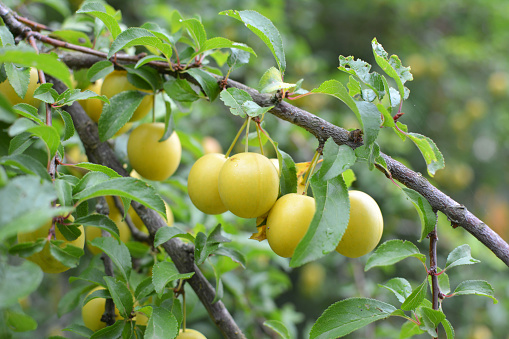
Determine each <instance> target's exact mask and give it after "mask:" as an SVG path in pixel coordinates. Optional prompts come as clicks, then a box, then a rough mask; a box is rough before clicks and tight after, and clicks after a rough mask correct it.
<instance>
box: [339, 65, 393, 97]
mask: <svg viewBox="0 0 509 339" xmlns="http://www.w3.org/2000/svg"><path fill="white" fill-rule="evenodd" d="M338 69H339V70H340V71H343V72H346V73H348V74H351V75H355V76H356V77H357V78H358V79H359V80H361V81H362V82H363V83H364V84H365V85H366V86H368V87H369V88H370V89H372V90H373V91H374V92H375V93H376V95H377V96H379V97H381V96H382V94H383V93H381V92H383V91H384V84H383V80H384V77H383V76H381V75H380V74H378V73H376V72H372V73H370V72H369V71H370V70H371V65H370V64H368V63H367V62H365V61H363V60H361V59H357V60H354V57H353V56H349V57H344V56H342V55H340V56H339V67H338ZM348 88H349V89H350V95H351V96H354V95H356V94H360V93H361V86H360V84H359V82H357V80H355V79H354V78H352V77H350V83H349V86H348Z"/></svg>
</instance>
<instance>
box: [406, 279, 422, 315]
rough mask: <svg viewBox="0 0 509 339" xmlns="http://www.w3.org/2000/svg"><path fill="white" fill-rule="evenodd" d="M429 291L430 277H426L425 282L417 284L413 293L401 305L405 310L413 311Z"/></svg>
mask: <svg viewBox="0 0 509 339" xmlns="http://www.w3.org/2000/svg"><path fill="white" fill-rule="evenodd" d="M427 292H428V279H424V281H423V283H422V284H420V285H419V286H417V287H416V288H415V289H414V290H413V291H412V293H411V294H410V295H409V296H408V297H407V298H406V299H405V301H404V302H403V304H402V305H401V309H402V310H404V311H412V310H415V309H416V308H417V307H419V306H420V305H421V303H422V301H423V300H424V298H425V297H426V293H427Z"/></svg>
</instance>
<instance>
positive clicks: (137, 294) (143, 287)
mask: <svg viewBox="0 0 509 339" xmlns="http://www.w3.org/2000/svg"><path fill="white" fill-rule="evenodd" d="M154 291H155V289H154V285H153V284H152V277H151V276H150V277H146V278H145V279H143V280H142V281H141V282H140V283H139V284H138V286H136V291H134V299H136V300H140V299H143V298H145V297H147V296H148V295H150V294H152V292H154Z"/></svg>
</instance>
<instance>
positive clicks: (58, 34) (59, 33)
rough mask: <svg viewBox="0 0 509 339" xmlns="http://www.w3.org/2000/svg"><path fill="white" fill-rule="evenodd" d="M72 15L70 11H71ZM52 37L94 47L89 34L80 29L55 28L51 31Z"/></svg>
mask: <svg viewBox="0 0 509 339" xmlns="http://www.w3.org/2000/svg"><path fill="white" fill-rule="evenodd" d="M69 15H70V13H69ZM49 36H50V37H52V38H57V39H58V40H62V41H65V42H68V43H71V44H74V45H78V46H83V47H88V48H93V45H92V42H91V41H90V38H89V37H88V35H86V34H85V33H83V32H80V31H74V30H55V31H52V32H50V34H49Z"/></svg>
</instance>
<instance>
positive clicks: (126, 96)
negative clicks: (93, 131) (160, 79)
mask: <svg viewBox="0 0 509 339" xmlns="http://www.w3.org/2000/svg"><path fill="white" fill-rule="evenodd" d="M145 95H146V93H142V92H140V91H124V92H120V93H118V94H116V95H114V96H112V97H111V98H110V104H109V105H108V104H105V105H104V106H103V111H102V113H101V116H100V117H99V124H98V125H99V137H100V139H101V141H106V140H108V139H110V138H111V137H113V136H114V135H115V133H117V132H118V131H119V130H120V129H121V128H122V127H123V126H124V125H125V124H126V123H127V122H128V121H129V120H130V119H131V117H132V116H133V113H134V111H135V110H136V109H137V108H138V106H139V105H140V103H141V101H142V100H143V98H144V97H145Z"/></svg>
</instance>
